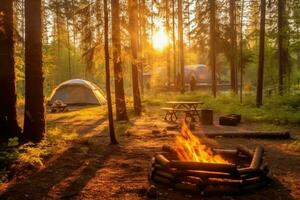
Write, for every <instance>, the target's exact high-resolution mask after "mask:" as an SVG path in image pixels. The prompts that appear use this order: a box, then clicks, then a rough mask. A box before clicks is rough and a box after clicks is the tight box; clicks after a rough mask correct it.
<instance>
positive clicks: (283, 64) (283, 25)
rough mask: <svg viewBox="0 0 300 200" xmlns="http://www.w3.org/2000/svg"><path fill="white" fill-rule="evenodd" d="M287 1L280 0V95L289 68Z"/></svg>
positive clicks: (282, 91)
mask: <svg viewBox="0 0 300 200" xmlns="http://www.w3.org/2000/svg"><path fill="white" fill-rule="evenodd" d="M285 4H286V1H285V0H278V63H279V71H278V76H279V77H278V78H279V88H278V89H279V94H280V95H283V93H284V84H285V83H284V78H285V76H286V68H287V66H288V63H289V61H288V59H289V58H288V44H287V38H286V35H287V28H288V27H287V26H288V25H287V20H286V11H285Z"/></svg>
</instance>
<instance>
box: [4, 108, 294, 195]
mask: <svg viewBox="0 0 300 200" xmlns="http://www.w3.org/2000/svg"><path fill="white" fill-rule="evenodd" d="M153 109H156V108H153ZM151 113H156V112H154V111H153V110H152V112H151ZM157 113H158V114H155V115H153V114H151V116H150V114H147V113H146V114H145V115H143V116H142V117H141V118H138V119H134V120H132V121H131V122H130V123H131V127H130V128H129V130H127V131H126V133H124V134H121V135H120V136H119V143H120V144H119V145H117V146H112V145H109V137H108V133H107V131H105V130H106V129H105V127H106V126H107V121H106V120H105V119H93V120H89V123H85V125H84V126H82V123H81V122H80V121H78V120H76V121H74V122H72V123H67V124H66V125H68V126H74V127H75V128H76V130H77V132H78V133H80V134H82V135H84V137H83V138H81V139H80V140H77V141H76V142H74V144H73V145H72V146H71V147H70V148H68V149H67V150H66V151H64V152H63V153H62V154H59V155H55V156H54V157H53V158H51V159H49V161H47V163H46V164H45V166H44V167H43V168H41V169H40V170H39V171H38V172H36V173H35V174H33V175H31V176H29V177H27V178H26V179H23V180H14V181H12V182H10V183H8V184H6V185H5V186H2V187H1V188H2V189H1V190H2V191H1V196H0V199H21V200H23V199H30V200H35V199H37V200H40V199H93V200H96V199H105V200H106V199H132V200H138V199H147V196H146V191H147V188H148V187H149V182H148V179H147V173H148V172H147V170H148V165H149V162H150V159H151V157H152V156H153V155H154V154H155V152H158V151H160V150H161V146H162V145H163V144H171V143H172V142H173V141H174V137H175V135H176V134H177V131H168V132H167V133H157V134H154V133H152V130H153V129H160V130H162V129H164V128H165V127H166V126H168V124H167V123H166V122H164V121H163V120H162V118H163V117H162V113H159V112H157ZM48 118H49V120H52V122H53V123H57V124H60V125H61V122H63V121H64V118H63V117H60V118H59V119H58V118H56V117H55V115H53V116H50V117H48ZM253 128H255V124H247V123H243V124H241V125H240V126H239V127H235V128H231V127H230V128H228V127H222V126H197V127H196V131H197V132H201V131H204V132H205V131H226V130H230V131H238V130H252V129H253ZM295 135H296V136H300V133H299V130H297V129H295V130H294V131H293V136H295ZM291 142H292V140H257V139H232V138H227V139H226V138H217V139H216V141H215V142H212V143H214V144H215V145H219V146H221V147H232V148H234V147H236V146H237V145H238V144H242V145H245V146H247V147H249V148H251V149H253V148H254V147H255V146H256V145H258V144H261V145H263V146H264V147H265V150H266V158H265V159H266V160H267V162H268V164H269V166H270V168H271V170H272V172H273V176H274V178H273V179H274V180H273V182H271V183H270V184H269V185H268V186H267V187H265V188H263V189H260V190H257V191H254V192H251V193H247V194H243V195H239V196H212V197H202V196H193V195H188V194H184V193H181V192H175V191H173V190H171V189H169V188H165V187H159V194H160V195H159V197H158V198H157V199H170V200H171V199H172V200H173V199H174V200H177V199H178V200H179V199H228V200H233V199H253V200H254V199H255V200H257V199H266V200H269V199H272V200H275V199H282V200H288V199H300V153H299V152H298V153H296V152H292V151H288V150H287V148H286V145H287V144H289V143H291Z"/></svg>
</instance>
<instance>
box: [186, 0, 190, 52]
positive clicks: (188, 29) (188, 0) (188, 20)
mask: <svg viewBox="0 0 300 200" xmlns="http://www.w3.org/2000/svg"><path fill="white" fill-rule="evenodd" d="M190 5H191V4H190V0H187V5H186V9H187V13H186V14H187V22H188V23H187V32H188V44H189V47H190V46H191V23H190V20H191V10H190Z"/></svg>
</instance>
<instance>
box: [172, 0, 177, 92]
mask: <svg viewBox="0 0 300 200" xmlns="http://www.w3.org/2000/svg"><path fill="white" fill-rule="evenodd" d="M172 28H173V31H172V40H173V76H174V77H173V81H174V86H175V88H176V87H177V85H176V83H177V62H176V59H177V58H176V37H175V0H172Z"/></svg>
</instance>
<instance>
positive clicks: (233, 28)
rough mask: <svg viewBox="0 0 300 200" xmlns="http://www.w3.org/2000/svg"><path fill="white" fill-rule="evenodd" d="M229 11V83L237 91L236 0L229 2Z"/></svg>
mask: <svg viewBox="0 0 300 200" xmlns="http://www.w3.org/2000/svg"><path fill="white" fill-rule="evenodd" d="M229 4H230V6H229V13H230V85H231V90H232V91H233V92H234V93H237V87H236V86H237V74H236V67H237V66H236V46H237V45H236V43H237V42H236V35H237V34H236V0H230V2H229Z"/></svg>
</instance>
